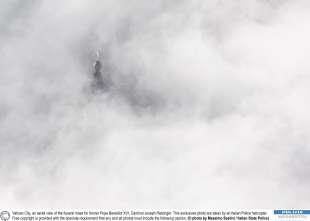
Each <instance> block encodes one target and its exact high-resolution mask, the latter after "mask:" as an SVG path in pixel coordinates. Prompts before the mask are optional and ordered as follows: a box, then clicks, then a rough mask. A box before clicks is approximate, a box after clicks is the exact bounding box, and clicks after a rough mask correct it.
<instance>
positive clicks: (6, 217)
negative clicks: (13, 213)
mask: <svg viewBox="0 0 310 221" xmlns="http://www.w3.org/2000/svg"><path fill="white" fill-rule="evenodd" d="M0 219H1V220H3V221H7V220H9V219H10V213H9V212H8V211H2V212H1V213H0Z"/></svg>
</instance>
